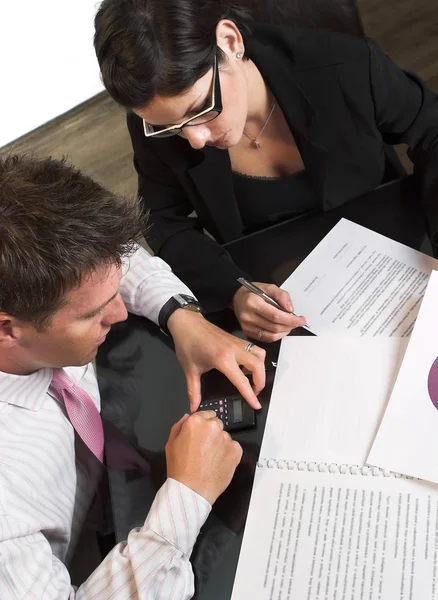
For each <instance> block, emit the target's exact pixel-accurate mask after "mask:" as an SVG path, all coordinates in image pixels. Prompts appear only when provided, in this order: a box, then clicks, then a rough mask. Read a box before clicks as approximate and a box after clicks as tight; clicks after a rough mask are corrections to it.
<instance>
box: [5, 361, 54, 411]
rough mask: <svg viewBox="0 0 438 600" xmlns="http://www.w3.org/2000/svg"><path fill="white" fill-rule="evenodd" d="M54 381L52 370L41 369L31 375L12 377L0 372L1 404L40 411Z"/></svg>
mask: <svg viewBox="0 0 438 600" xmlns="http://www.w3.org/2000/svg"><path fill="white" fill-rule="evenodd" d="M51 381H52V369H49V368H45V369H39V370H38V371H35V373H32V374H31V375H11V374H10V373H3V372H1V371H0V402H3V403H5V404H13V405H14V406H20V407H21V408H27V409H28V410H35V411H36V410H39V409H40V408H41V406H42V404H43V403H44V401H45V399H46V394H47V390H48V389H49V385H50V382H51Z"/></svg>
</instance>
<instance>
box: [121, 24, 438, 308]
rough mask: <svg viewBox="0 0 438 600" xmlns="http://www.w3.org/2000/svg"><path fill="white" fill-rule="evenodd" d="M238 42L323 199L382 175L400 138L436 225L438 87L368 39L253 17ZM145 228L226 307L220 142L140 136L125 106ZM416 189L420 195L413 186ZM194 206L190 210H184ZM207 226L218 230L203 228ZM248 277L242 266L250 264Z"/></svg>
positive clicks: (437, 232)
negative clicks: (196, 145) (200, 144)
mask: <svg viewBox="0 0 438 600" xmlns="http://www.w3.org/2000/svg"><path fill="white" fill-rule="evenodd" d="M253 31H254V38H251V39H250V40H249V41H248V43H247V52H248V54H249V56H250V57H251V58H252V60H253V61H254V62H255V64H256V65H257V67H258V68H259V70H260V72H261V73H262V75H263V77H264V79H265V81H266V82H267V84H268V86H269V87H270V89H271V90H272V92H273V94H274V96H275V97H276V99H277V102H278V103H279V105H280V106H281V109H282V110H283V112H284V115H285V117H286V120H287V122H288V124H289V126H290V129H291V131H292V133H293V135H294V138H295V140H296V143H297V145H298V148H299V150H300V152H301V156H302V158H303V161H304V165H305V168H306V170H307V172H308V174H309V175H310V180H311V183H312V186H313V188H314V191H315V193H316V196H317V198H318V199H319V202H320V207H321V209H322V210H324V211H327V210H330V209H331V208H334V207H336V206H339V205H340V204H343V203H345V202H346V201H347V200H350V199H351V198H354V197H356V196H358V195H360V194H362V193H364V192H366V191H368V190H370V189H372V188H374V187H376V186H378V185H379V184H380V183H381V182H382V180H383V177H384V171H385V155H384V144H385V143H389V144H399V143H406V144H408V145H409V156H410V158H411V159H412V161H413V162H414V165H415V171H416V172H417V173H418V174H419V176H420V181H421V195H422V202H423V205H424V210H425V215H426V217H427V221H428V226H429V232H430V235H431V237H432V240H433V241H434V239H433V238H434V236H436V237H438V96H437V95H436V94H434V93H432V92H431V91H430V90H428V89H427V88H426V87H425V86H424V84H423V83H422V81H421V80H420V79H419V78H418V77H417V76H415V75H413V74H412V73H408V72H405V71H403V70H401V69H400V68H399V67H397V65H395V64H394V63H393V62H392V61H391V60H390V59H389V58H388V57H387V56H386V55H385V54H384V53H383V52H382V51H381V50H380V49H379V48H378V47H377V46H376V44H375V43H374V42H372V41H371V40H369V39H363V38H357V37H351V36H348V35H345V34H340V33H333V32H329V31H323V30H310V29H309V30H301V29H290V28H280V27H275V26H259V25H257V26H255V27H254V29H253ZM128 127H129V131H130V134H131V138H132V144H133V148H134V153H135V156H134V164H135V167H136V169H137V172H138V176H139V195H140V197H141V198H142V201H143V203H144V205H145V207H146V208H147V209H149V210H150V218H149V228H148V229H147V232H146V235H147V239H148V241H149V243H150V245H151V247H152V249H153V250H154V252H155V253H156V254H157V255H159V256H160V257H161V258H163V260H165V261H166V262H167V263H169V265H170V266H171V267H172V269H173V270H174V272H175V273H176V275H178V276H179V277H180V278H181V279H182V280H183V281H184V282H185V283H186V284H187V285H188V286H189V287H190V288H191V289H192V290H193V292H194V293H195V294H196V295H197V296H198V298H199V300H200V301H201V302H202V303H203V304H204V306H205V307H206V308H207V310H208V311H216V310H220V309H222V308H224V307H226V306H227V305H228V303H229V301H230V300H231V298H232V296H233V294H234V292H235V291H236V290H237V289H238V287H239V284H238V283H236V279H237V277H239V276H242V275H244V276H245V275H247V274H245V273H243V272H242V271H241V269H239V267H238V266H237V265H234V264H233V262H232V261H231V258H230V257H229V255H228V254H227V252H226V251H225V250H224V249H223V248H222V247H221V246H220V244H221V243H225V242H229V241H231V240H233V239H235V238H237V237H240V236H242V235H243V226H242V220H241V217H240V214H239V210H238V206H237V202H236V199H235V197H234V192H233V185H232V174H231V165H230V160H229V154H228V152H227V151H224V150H220V149H218V148H213V147H206V148H204V149H203V150H193V149H192V148H191V147H190V145H189V144H188V142H187V141H186V140H184V139H182V138H179V137H172V138H167V139H161V140H159V139H158V140H157V139H155V140H154V139H146V138H145V137H144V135H143V128H142V122H141V119H139V118H138V117H137V116H136V115H134V114H130V115H128ZM419 201H420V198H419ZM193 211H195V212H196V215H197V216H196V217H190V216H189V215H190V214H191V213H193ZM203 229H205V230H207V231H208V232H209V233H210V234H211V235H212V236H213V237H214V238H215V239H216V240H217V241H214V240H213V239H211V237H209V236H207V235H206V234H205V233H204V232H203ZM249 278H251V277H250V275H249Z"/></svg>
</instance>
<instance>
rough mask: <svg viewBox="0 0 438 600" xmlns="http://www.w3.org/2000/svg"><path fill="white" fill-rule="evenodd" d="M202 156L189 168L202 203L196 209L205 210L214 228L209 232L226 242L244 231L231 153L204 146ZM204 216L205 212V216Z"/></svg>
mask: <svg viewBox="0 0 438 600" xmlns="http://www.w3.org/2000/svg"><path fill="white" fill-rule="evenodd" d="M202 152H203V154H204V158H203V160H201V161H200V162H199V164H197V165H196V166H194V167H192V168H191V169H189V171H188V172H189V177H190V178H191V179H192V181H193V183H194V185H195V187H196V188H197V191H198V193H199V195H200V197H201V198H202V199H203V200H204V203H203V204H202V206H201V205H199V208H198V209H197V210H199V211H202V212H204V214H205V212H208V220H209V221H210V222H212V223H213V225H214V227H215V228H216V231H215V232H212V233H213V235H215V237H216V238H217V240H218V241H219V242H221V243H224V242H229V241H231V240H234V239H236V238H238V237H240V236H241V235H242V234H243V223H242V218H241V216H240V212H239V209H238V206H237V201H236V197H235V195H234V188H233V180H232V171H231V163H230V156H229V154H228V152H226V151H225V150H219V149H218V148H212V147H208V146H206V147H205V148H204V149H203V151H202ZM206 216H207V215H206Z"/></svg>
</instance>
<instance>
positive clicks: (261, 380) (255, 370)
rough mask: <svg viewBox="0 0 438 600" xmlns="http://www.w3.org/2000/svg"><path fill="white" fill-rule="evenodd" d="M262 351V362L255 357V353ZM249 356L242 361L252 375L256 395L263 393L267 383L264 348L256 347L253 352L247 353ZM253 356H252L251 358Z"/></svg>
mask: <svg viewBox="0 0 438 600" xmlns="http://www.w3.org/2000/svg"><path fill="white" fill-rule="evenodd" d="M256 350H261V351H262V352H263V359H262V360H260V358H258V357H257V356H255V354H254V353H255V351H256ZM246 354H249V356H244V359H243V360H242V366H243V367H245V368H246V369H248V370H249V371H250V372H251V373H252V381H253V384H254V385H253V391H254V393H255V394H258V393H259V392H261V390H262V389H263V388H264V387H265V383H266V369H265V361H264V358H265V354H266V353H265V351H264V350H262V348H256V346H254V347H253V348H252V350H251V352H246ZM251 355H252V356H251Z"/></svg>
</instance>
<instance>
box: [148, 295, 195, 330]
mask: <svg viewBox="0 0 438 600" xmlns="http://www.w3.org/2000/svg"><path fill="white" fill-rule="evenodd" d="M178 308H184V309H186V310H191V311H193V312H199V313H201V314H204V309H203V308H202V306H201V305H200V304H199V302H198V301H197V300H195V298H193V296H187V294H175V296H172V298H169V300H168V301H167V302H166V304H164V305H163V307H162V309H161V310H160V314H159V315H158V324H159V326H160V329H161V330H162V331H163V332H164V333H165V334H166V335H170V333H169V329H168V327H167V322H168V320H169V318H170V316H171V315H172V314H173V313H174V312H175V311H176V310H177V309H178Z"/></svg>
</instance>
